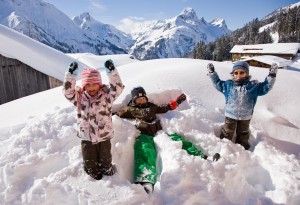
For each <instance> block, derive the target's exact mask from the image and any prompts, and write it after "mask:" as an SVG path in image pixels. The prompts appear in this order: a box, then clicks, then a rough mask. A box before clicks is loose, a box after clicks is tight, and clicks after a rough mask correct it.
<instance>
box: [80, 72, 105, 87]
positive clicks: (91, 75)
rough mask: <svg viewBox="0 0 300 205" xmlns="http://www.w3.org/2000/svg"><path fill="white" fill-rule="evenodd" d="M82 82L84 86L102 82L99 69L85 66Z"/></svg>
mask: <svg viewBox="0 0 300 205" xmlns="http://www.w3.org/2000/svg"><path fill="white" fill-rule="evenodd" d="M81 78H82V79H81V83H82V87H83V88H84V87H85V86H86V85H87V84H95V83H98V84H100V85H101V84H102V81H101V75H100V73H99V71H97V70H96V69H94V68H85V69H83V71H82V73H81Z"/></svg>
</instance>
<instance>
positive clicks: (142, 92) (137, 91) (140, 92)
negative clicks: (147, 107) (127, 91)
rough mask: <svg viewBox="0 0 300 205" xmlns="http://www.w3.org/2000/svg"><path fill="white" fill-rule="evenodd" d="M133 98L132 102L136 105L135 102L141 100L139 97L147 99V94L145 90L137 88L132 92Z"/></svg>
mask: <svg viewBox="0 0 300 205" xmlns="http://www.w3.org/2000/svg"><path fill="white" fill-rule="evenodd" d="M131 97H132V102H133V103H134V101H135V100H136V99H137V98H139V97H145V98H147V94H146V92H145V90H144V88H142V87H136V88H133V89H132V91H131ZM147 100H148V98H147Z"/></svg>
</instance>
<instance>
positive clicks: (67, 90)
mask: <svg viewBox="0 0 300 205" xmlns="http://www.w3.org/2000/svg"><path fill="white" fill-rule="evenodd" d="M77 74H78V64H77V63H76V62H72V63H71V64H70V66H69V68H68V71H67V72H66V74H65V78H64V82H63V93H64V96H65V97H66V98H67V100H69V101H70V102H71V103H73V104H74V105H75V106H77V97H78V96H77V91H76V89H75V85H76V77H77Z"/></svg>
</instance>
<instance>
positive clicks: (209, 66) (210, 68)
mask: <svg viewBox="0 0 300 205" xmlns="http://www.w3.org/2000/svg"><path fill="white" fill-rule="evenodd" d="M207 71H208V73H213V72H215V66H214V65H213V64H212V63H209V64H208V65H207Z"/></svg>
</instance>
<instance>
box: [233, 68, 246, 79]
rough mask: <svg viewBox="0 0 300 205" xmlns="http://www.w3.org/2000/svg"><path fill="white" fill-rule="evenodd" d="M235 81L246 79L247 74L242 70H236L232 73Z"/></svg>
mask: <svg viewBox="0 0 300 205" xmlns="http://www.w3.org/2000/svg"><path fill="white" fill-rule="evenodd" d="M232 75H233V77H234V78H235V79H241V78H245V77H247V73H246V72H245V71H244V70H242V69H237V70H235V71H234V72H233V73H232Z"/></svg>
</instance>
